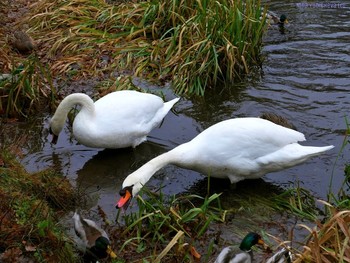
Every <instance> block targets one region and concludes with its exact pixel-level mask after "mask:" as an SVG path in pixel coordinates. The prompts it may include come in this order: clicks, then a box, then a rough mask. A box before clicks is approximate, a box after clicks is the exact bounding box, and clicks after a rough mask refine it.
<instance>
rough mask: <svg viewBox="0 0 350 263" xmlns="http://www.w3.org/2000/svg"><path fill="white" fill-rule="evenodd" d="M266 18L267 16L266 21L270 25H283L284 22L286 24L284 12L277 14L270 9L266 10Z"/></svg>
mask: <svg viewBox="0 0 350 263" xmlns="http://www.w3.org/2000/svg"><path fill="white" fill-rule="evenodd" d="M266 18H267V20H268V23H269V24H270V25H279V26H283V25H284V24H288V19H287V16H286V15H284V14H282V15H280V16H278V15H277V14H275V13H273V12H272V11H268V12H267V13H266Z"/></svg>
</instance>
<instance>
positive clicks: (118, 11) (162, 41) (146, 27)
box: [29, 0, 266, 95]
mask: <svg viewBox="0 0 350 263" xmlns="http://www.w3.org/2000/svg"><path fill="white" fill-rule="evenodd" d="M35 10H36V14H35V15H32V16H31V17H30V21H29V23H30V24H31V30H32V33H33V35H35V36H36V37H37V38H39V37H40V38H41V40H42V43H43V44H42V45H41V54H42V55H43V56H44V57H49V58H51V59H52V61H53V62H52V64H51V69H52V70H53V71H54V72H55V74H66V73H67V72H69V71H70V70H72V69H73V68H79V71H80V76H83V75H84V76H86V75H90V76H91V75H101V74H104V73H106V72H112V71H115V70H125V69H130V70H131V71H132V72H133V74H134V75H136V76H141V77H144V78H146V79H148V80H152V81H154V80H156V81H171V82H172V84H173V87H174V89H175V91H176V92H177V93H178V94H189V95H193V94H197V95H203V94H204V92H205V89H207V88H210V87H214V86H217V85H219V84H224V83H231V82H232V81H234V80H235V79H237V78H241V77H242V76H244V75H245V74H247V73H248V72H249V71H250V69H251V68H252V67H254V66H256V65H259V63H260V62H261V61H260V59H261V57H260V51H261V42H262V36H263V34H264V32H265V29H266V23H265V18H264V17H265V16H263V19H261V12H262V11H261V10H262V9H261V3H260V1H259V0H248V1H241V0H219V1H208V0H197V1H193V0H161V1H155V0H153V1H147V2H146V1H141V2H136V3H134V2H127V3H118V4H116V5H109V4H106V3H105V2H104V1H102V0H93V1H87V0H73V1H57V0H56V1H48V0H44V1H40V2H38V4H37V6H36V7H35ZM39 34H40V36H39ZM102 57H108V63H101V58H102ZM102 64H103V65H102Z"/></svg>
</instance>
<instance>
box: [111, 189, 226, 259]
mask: <svg viewBox="0 0 350 263" xmlns="http://www.w3.org/2000/svg"><path fill="white" fill-rule="evenodd" d="M143 193H144V196H145V198H143V197H142V196H141V195H139V196H138V197H137V206H138V211H137V212H133V213H130V214H126V215H125V216H124V224H125V227H122V228H118V229H116V230H115V232H114V236H115V241H116V242H118V241H119V242H120V245H118V246H119V248H120V249H119V255H120V256H121V257H123V258H124V260H126V262H129V261H130V260H133V261H137V260H138V259H139V258H144V259H145V258H147V260H148V261H149V262H160V260H162V261H161V262H163V260H166V259H173V260H176V262H183V260H185V259H186V258H191V257H198V256H199V255H198V253H197V252H196V250H195V246H196V245H195V244H194V242H195V241H196V242H198V241H199V240H201V239H205V237H206V231H207V230H208V228H209V225H210V224H211V223H212V222H214V221H217V222H222V221H223V214H224V211H222V210H221V209H218V208H215V207H214V206H213V204H214V203H216V205H217V206H218V202H219V195H218V194H213V195H211V196H210V197H206V198H202V197H200V196H196V195H186V196H182V197H178V198H175V197H174V196H173V197H171V198H170V199H169V200H166V199H165V196H164V195H163V194H162V193H160V194H154V193H151V192H149V191H148V190H147V189H145V188H144V189H143ZM193 201H195V202H196V203H197V204H196V205H195V204H194V203H193ZM118 215H119V214H118ZM117 220H118V218H117ZM130 251H134V252H133V253H130ZM130 256H131V257H130ZM129 257H130V258H129ZM164 262H165V261H164Z"/></svg>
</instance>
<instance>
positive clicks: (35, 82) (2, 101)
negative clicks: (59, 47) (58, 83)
mask: <svg viewBox="0 0 350 263" xmlns="http://www.w3.org/2000/svg"><path fill="white" fill-rule="evenodd" d="M54 94H55V89H54V87H53V83H52V79H51V74H50V71H49V69H48V68H47V67H46V66H44V65H43V64H42V62H41V61H40V60H39V58H38V57H37V56H36V55H33V56H29V57H27V58H26V59H25V60H23V63H22V64H20V65H18V66H16V67H15V68H13V69H12V71H11V72H10V73H9V74H3V75H1V79H0V114H3V115H5V116H6V117H20V116H27V115H29V114H30V113H32V112H33V110H38V108H40V103H41V101H42V98H46V101H45V103H46V105H47V101H49V102H52V101H53V96H54ZM41 106H42V105H41Z"/></svg>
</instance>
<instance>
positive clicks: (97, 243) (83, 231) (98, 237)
mask: <svg viewBox="0 0 350 263" xmlns="http://www.w3.org/2000/svg"><path fill="white" fill-rule="evenodd" d="M73 221H74V231H75V233H76V235H77V236H78V237H79V238H80V239H81V241H82V242H83V246H84V249H85V256H84V258H85V259H86V258H89V259H93V261H95V262H96V261H97V260H98V259H103V258H106V257H107V256H110V257H111V258H116V257H117V255H116V254H115V253H114V252H113V250H112V248H111V242H110V240H109V238H108V235H107V233H106V231H104V230H103V229H101V228H100V227H98V226H97V224H96V223H95V222H94V221H92V220H90V219H85V218H82V217H81V215H80V213H79V212H77V211H75V213H74V215H73ZM88 261H90V260H88Z"/></svg>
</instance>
